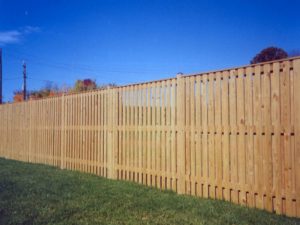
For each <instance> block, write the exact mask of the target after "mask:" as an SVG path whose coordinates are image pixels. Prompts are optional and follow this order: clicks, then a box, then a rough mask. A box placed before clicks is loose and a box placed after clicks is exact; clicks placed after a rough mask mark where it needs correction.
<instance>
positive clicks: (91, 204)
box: [0, 159, 300, 225]
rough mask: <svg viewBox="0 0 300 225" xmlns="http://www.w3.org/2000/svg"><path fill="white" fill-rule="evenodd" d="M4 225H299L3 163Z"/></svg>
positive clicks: (0, 218) (0, 216)
mask: <svg viewBox="0 0 300 225" xmlns="http://www.w3.org/2000/svg"><path fill="white" fill-rule="evenodd" d="M0 224H5V225H8V224H181V225H183V224H236V225H239V224H272V225H274V224H280V225H284V224H300V220H299V219H295V218H294V219H291V218H287V217H283V216H277V215H274V214H271V213H267V212H264V211H261V210H256V209H249V208H246V207H241V206H238V205H234V204H230V203H228V202H224V201H214V200H207V199H199V198H196V197H190V196H179V195H176V194H175V193H173V192H170V191H160V190H156V189H153V188H148V187H144V186H141V185H138V184H134V183H130V182H124V181H112V180H107V179H104V178H101V177H97V176H94V175H89V174H84V173H80V172H73V171H66V170H59V169H56V168H54V167H49V166H44V165H34V164H27V163H21V162H16V161H12V160H5V159H0Z"/></svg>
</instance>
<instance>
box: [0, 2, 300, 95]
mask: <svg viewBox="0 0 300 225" xmlns="http://www.w3.org/2000/svg"><path fill="white" fill-rule="evenodd" d="M299 12H300V1H289V0H286V1H263V0H261V1H256V0H252V1H189V0H186V1H175V0H173V1H169V0H160V1H155V0H152V1H146V0H143V1H142V0H140V1H131V0H128V1H125V0H123V1H116V0H106V1H96V0H95V1H89V0H85V1H77V0H73V1H66V0H52V1H50V0H49V1H44V0H40V1H37V0H36V1H31V0H26V1H19V0H0V46H1V47H2V48H3V79H4V83H3V89H4V90H3V95H4V100H6V101H10V100H11V99H12V94H13V91H14V90H17V89H21V88H22V79H21V77H22V61H23V60H26V62H27V68H28V69H27V70H28V77H29V78H30V79H28V89H31V90H32V89H38V88H40V87H43V86H45V84H46V81H52V82H55V83H56V84H57V85H58V86H72V85H73V84H74V82H75V80H77V79H84V78H91V79H95V80H96V81H97V83H99V84H101V83H111V82H114V83H117V84H120V85H123V84H128V83H136V82H141V81H150V80H155V79H162V78H166V77H173V76H175V75H176V73H177V72H183V73H186V74H187V73H195V72H203V71H207V70H214V69H222V68H225V67H232V66H239V65H244V64H248V63H249V61H250V59H251V58H252V57H253V56H254V55H255V54H256V53H257V52H259V51H260V50H261V49H262V48H264V47H267V46H278V47H282V48H284V49H285V50H286V51H288V52H289V51H292V50H294V49H296V50H299V49H300V19H299Z"/></svg>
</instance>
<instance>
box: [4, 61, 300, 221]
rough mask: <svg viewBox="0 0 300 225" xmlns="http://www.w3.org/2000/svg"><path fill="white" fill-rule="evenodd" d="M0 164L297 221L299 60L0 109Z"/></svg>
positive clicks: (299, 208) (299, 206) (299, 207)
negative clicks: (42, 167)
mask: <svg viewBox="0 0 300 225" xmlns="http://www.w3.org/2000/svg"><path fill="white" fill-rule="evenodd" d="M0 129H1V131H0V132H1V133H0V156H1V157H5V158H10V159H16V160H20V161H26V162H32V163H43V164H48V165H54V166H57V167H60V168H65V169H70V170H80V171H84V172H87V173H93V174H97V175H100V176H104V177H108V178H111V179H120V180H131V181H134V182H138V183H141V184H144V185H147V186H153V187H157V188H160V189H171V190H174V191H176V192H178V193H181V194H191V195H196V196H201V197H205V198H213V199H223V200H227V201H231V202H234V203H237V204H241V205H246V206H250V207H256V208H260V209H265V210H268V211H270V212H276V213H277V214H285V215H288V216H295V217H300V58H291V59H286V60H281V61H274V62H268V63H263V64H256V65H250V66H245V67H240V68H234V69H227V70H221V71H216V72H209V73H202V74H195V75H190V76H182V75H178V76H177V77H176V78H171V79H166V80H161V81H154V82H149V83H141V84H134V85H129V86H124V87H116V88H110V89H106V90H97V91H92V92H86V93H79V94H69V95H68V94H65V95H63V96H61V97H53V98H46V99H41V100H32V101H28V102H23V103H14V104H4V105H1V106H0Z"/></svg>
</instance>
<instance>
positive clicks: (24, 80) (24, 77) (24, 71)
mask: <svg viewBox="0 0 300 225" xmlns="http://www.w3.org/2000/svg"><path fill="white" fill-rule="evenodd" d="M26 78H27V77H26V63H25V61H24V62H23V100H24V101H26Z"/></svg>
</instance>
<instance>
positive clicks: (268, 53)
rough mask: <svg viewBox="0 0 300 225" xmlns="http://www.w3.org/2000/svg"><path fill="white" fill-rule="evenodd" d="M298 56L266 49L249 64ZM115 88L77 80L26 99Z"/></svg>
mask: <svg viewBox="0 0 300 225" xmlns="http://www.w3.org/2000/svg"><path fill="white" fill-rule="evenodd" d="M295 56H300V51H298V50H294V51H292V52H291V53H289V54H288V53H287V52H286V51H285V50H283V49H282V48H278V47H267V48H265V49H263V50H261V51H260V52H259V53H258V54H256V55H255V56H254V57H253V58H252V59H251V61H250V63H251V64H256V63H262V62H268V61H272V60H279V59H284V58H287V57H295ZM115 86H117V85H116V84H115V83H110V84H102V85H97V84H96V81H94V80H92V79H83V80H77V81H76V82H75V84H74V87H72V88H61V89H59V88H58V87H57V86H56V85H53V84H47V85H46V86H45V87H44V88H41V89H39V90H34V91H29V92H28V94H27V99H29V100H34V99H41V98H45V97H51V96H60V95H62V94H63V93H66V92H69V93H70V92H72V93H78V92H82V91H88V90H95V89H105V88H107V87H115ZM13 99H14V102H21V101H23V91H15V92H14V98H13Z"/></svg>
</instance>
